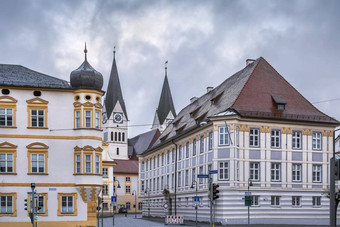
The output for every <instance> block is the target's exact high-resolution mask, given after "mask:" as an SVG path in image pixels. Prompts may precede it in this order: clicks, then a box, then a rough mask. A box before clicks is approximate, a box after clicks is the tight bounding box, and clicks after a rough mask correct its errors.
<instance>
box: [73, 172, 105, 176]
mask: <svg viewBox="0 0 340 227" xmlns="http://www.w3.org/2000/svg"><path fill="white" fill-rule="evenodd" d="M73 175H74V176H78V175H79V176H82V175H86V176H102V174H99V173H74V174H73Z"/></svg>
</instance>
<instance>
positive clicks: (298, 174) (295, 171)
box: [292, 163, 302, 182]
mask: <svg viewBox="0 0 340 227" xmlns="http://www.w3.org/2000/svg"><path fill="white" fill-rule="evenodd" d="M301 180H302V164H299V163H293V164H292V181H293V182H301Z"/></svg>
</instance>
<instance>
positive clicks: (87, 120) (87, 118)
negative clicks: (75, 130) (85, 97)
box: [85, 110, 92, 128]
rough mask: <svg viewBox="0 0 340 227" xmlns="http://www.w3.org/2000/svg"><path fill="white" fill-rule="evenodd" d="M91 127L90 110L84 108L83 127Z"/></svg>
mask: <svg viewBox="0 0 340 227" xmlns="http://www.w3.org/2000/svg"><path fill="white" fill-rule="evenodd" d="M91 127H92V110H85V128H91Z"/></svg>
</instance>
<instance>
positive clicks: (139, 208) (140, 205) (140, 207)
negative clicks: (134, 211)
mask: <svg viewBox="0 0 340 227" xmlns="http://www.w3.org/2000/svg"><path fill="white" fill-rule="evenodd" d="M142 209H143V203H141V202H139V203H138V210H142Z"/></svg>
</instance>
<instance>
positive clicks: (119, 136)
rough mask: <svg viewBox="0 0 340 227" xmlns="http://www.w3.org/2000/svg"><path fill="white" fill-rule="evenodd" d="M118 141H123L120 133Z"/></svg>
mask: <svg viewBox="0 0 340 227" xmlns="http://www.w3.org/2000/svg"><path fill="white" fill-rule="evenodd" d="M118 141H121V133H118Z"/></svg>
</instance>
